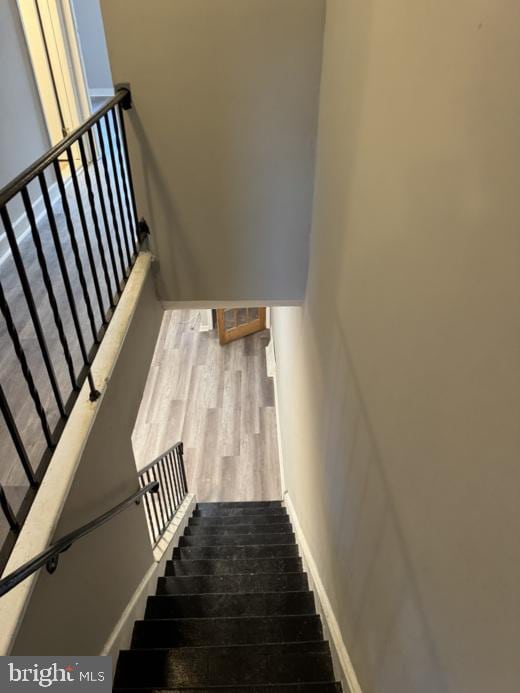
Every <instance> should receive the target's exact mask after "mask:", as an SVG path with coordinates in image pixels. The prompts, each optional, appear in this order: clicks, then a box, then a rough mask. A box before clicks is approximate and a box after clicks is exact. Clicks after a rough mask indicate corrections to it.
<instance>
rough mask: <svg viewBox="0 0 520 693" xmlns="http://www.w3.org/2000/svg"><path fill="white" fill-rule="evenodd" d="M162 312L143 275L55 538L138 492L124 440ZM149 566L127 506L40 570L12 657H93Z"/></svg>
mask: <svg viewBox="0 0 520 693" xmlns="http://www.w3.org/2000/svg"><path fill="white" fill-rule="evenodd" d="M161 319H162V309H161V307H160V304H159V302H158V301H157V299H156V296H155V292H154V286H153V281H152V276H151V274H149V275H148V278H147V279H146V283H145V285H144V287H143V290H142V293H141V295H140V298H139V302H138V305H137V308H136V311H135V313H134V315H133V319H132V323H131V325H130V327H129V330H128V333H127V334H126V337H125V341H124V344H123V346H122V349H121V351H120V353H119V356H118V359H117V363H116V365H115V368H114V371H113V373H112V375H111V378H110V381H109V383H108V386H107V390H106V394H105V395H104V398H103V400H102V403H101V406H100V410H99V412H98V414H97V416H96V420H95V422H94V425H93V428H92V430H91V432H90V435H89V437H88V440H87V443H86V447H85V451H84V453H83V456H82V458H81V461H80V463H79V467H78V470H77V473H76V476H75V478H74V481H73V484H72V488H71V490H70V493H69V496H68V498H67V501H66V503H65V506H64V509H63V512H62V515H61V519H60V522H59V525H58V528H57V531H56V538H58V537H60V536H63V535H64V534H65V533H67V532H70V531H72V530H73V529H76V528H77V527H79V526H81V525H82V524H83V523H85V522H88V521H89V520H91V519H93V518H94V517H96V516H97V515H100V514H101V513H103V512H105V511H106V510H108V509H110V508H111V507H113V506H114V505H116V504H117V503H119V502H120V501H121V500H123V499H124V498H126V497H127V496H129V495H131V494H132V493H133V492H134V491H136V490H137V488H138V482H137V472H136V467H135V462H134V456H133V452H132V445H131V434H132V429H133V427H134V423H135V419H136V416H137V411H138V408H139V404H140V401H141V397H142V393H143V390H144V385H145V381H146V376H147V373H148V368H149V365H150V362H151V359H152V355H153V350H154V347H155V343H156V340H157V337H158V334H159V328H160V325H161ZM152 564H153V555H152V549H151V546H150V540H149V538H148V530H147V527H146V521H145V516H144V510H143V505H142V504H141V505H140V506H136V505H133V506H132V507H130V508H128V509H127V510H125V511H124V512H122V513H121V514H119V515H117V516H116V517H115V518H113V519H112V520H110V522H108V523H107V524H105V525H103V526H102V527H100V528H98V529H96V530H95V531H94V532H93V533H92V534H89V535H88V536H86V537H84V538H83V539H81V540H79V541H78V543H77V544H75V545H74V546H73V547H72V548H71V549H70V550H69V551H68V552H67V553H65V554H63V555H62V556H61V558H60V563H59V566H58V569H57V571H56V572H55V573H54V574H53V575H49V574H48V573H47V572H46V571H45V570H43V569H42V570H41V571H40V577H39V579H38V582H37V584H36V587H35V590H34V593H33V596H32V599H31V602H30V604H29V607H28V610H27V614H26V616H25V618H24V621H23V623H22V625H21V628H20V631H19V634H18V638H17V640H16V642H15V645H14V648H13V650H12V654H15V655H22V654H23V655H30V654H38V655H55V654H57V653H59V654H70V655H73V654H76V655H87V654H88V655H95V654H100V653H101V650H102V648H103V646H104V645H105V643H106V641H107V640H108V638H109V636H110V634H111V632H112V630H113V628H114V627H115V625H116V623H117V621H118V619H119V617H120V616H121V614H122V612H123V610H124V609H125V608H126V606H127V605H128V602H129V601H130V598H131V597H132V595H133V593H134V591H135V590H136V589H137V587H138V585H139V583H140V582H141V580H142V579H143V578H144V576H145V574H146V572H147V570H148V569H149V568H150V566H151V565H152Z"/></svg>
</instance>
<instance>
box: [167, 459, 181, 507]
mask: <svg viewBox="0 0 520 693" xmlns="http://www.w3.org/2000/svg"><path fill="white" fill-rule="evenodd" d="M168 462H169V465H170V470H171V474H172V479H173V485H174V488H175V507H176V508H178V507H179V505H180V497H181V494H180V490H179V484H178V482H177V477H176V475H175V457H174V454H173V451H170V452H169V454H168Z"/></svg>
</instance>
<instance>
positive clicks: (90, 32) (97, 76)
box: [72, 0, 113, 96]
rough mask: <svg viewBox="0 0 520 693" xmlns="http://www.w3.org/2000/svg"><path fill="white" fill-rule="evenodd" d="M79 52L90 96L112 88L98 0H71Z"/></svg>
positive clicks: (106, 91)
mask: <svg viewBox="0 0 520 693" xmlns="http://www.w3.org/2000/svg"><path fill="white" fill-rule="evenodd" d="M72 5H73V8H74V20H75V23H76V29H77V31H78V36H79V41H80V45H81V54H82V57H83V64H84V67H85V73H86V78H87V84H88V90H89V93H90V94H91V95H92V96H96V95H104V94H103V93H102V92H105V94H106V93H109V92H110V91H112V90H113V84H112V75H111V73H110V63H109V60H108V53H107V46H106V42H105V32H104V28H103V17H102V16H101V8H100V6H99V0H72Z"/></svg>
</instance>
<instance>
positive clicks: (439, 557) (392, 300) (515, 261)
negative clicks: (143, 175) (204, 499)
mask: <svg viewBox="0 0 520 693" xmlns="http://www.w3.org/2000/svg"><path fill="white" fill-rule="evenodd" d="M519 27H520V4H519V3H518V2H516V1H514V0H504V1H503V2H488V1H487V0H461V2H458V3H453V2H449V1H448V0H436V1H435V2H427V3H424V2H417V3H414V2H404V0H396V2H392V3H387V2H382V1H379V2H378V1H376V0H368V1H367V0H364V1H363V2H361V1H357V0H341V1H340V0H329V3H328V8H327V25H326V35H325V44H324V66H323V78H322V87H321V89H322V91H321V110H320V126H319V143H318V154H317V178H316V195H315V206H314V220H313V229H312V234H311V263H310V274H309V284H308V289H307V296H306V301H305V305H304V308H303V309H275V310H273V314H272V320H273V330H274V334H275V348H276V356H277V362H278V363H277V371H278V374H279V376H278V377H279V399H280V416H281V422H282V436H283V452H284V457H285V477H286V483H287V488H288V490H289V492H290V495H291V497H292V500H293V503H294V505H295V506H296V510H297V512H298V515H299V517H300V520H301V523H302V525H303V528H304V531H305V533H306V535H307V538H308V540H309V543H310V545H311V548H312V550H313V552H314V555H315V558H316V561H317V563H318V565H319V567H320V569H321V571H322V578H323V581H324V583H325V587H326V589H327V592H328V594H329V597H330V600H331V602H332V604H333V606H334V608H335V611H336V615H337V618H338V621H339V623H340V626H341V629H342V632H343V636H344V639H345V642H346V644H347V646H348V648H349V651H350V654H351V656H352V659H353V662H354V665H355V667H356V670H357V673H358V676H359V679H360V681H361V684H362V687H363V691H364V693H375V692H377V693H418V692H419V691H420V693H441V692H442V693H444V692H447V691H449V692H450V693H489V691H497V693H515V692H516V691H517V690H518V681H519V678H520V664H519V658H518V643H519V642H520V542H519V539H518V532H519V528H520V502H519V501H520V496H519V490H520V466H519V458H520V454H519V453H520V426H519V421H520V360H519V353H520V349H519V347H520V311H519V309H518V306H519V299H520V233H519V228H520V195H519V190H520V136H519V128H518V123H519V122H520V90H519V89H518V66H519V64H520V29H519Z"/></svg>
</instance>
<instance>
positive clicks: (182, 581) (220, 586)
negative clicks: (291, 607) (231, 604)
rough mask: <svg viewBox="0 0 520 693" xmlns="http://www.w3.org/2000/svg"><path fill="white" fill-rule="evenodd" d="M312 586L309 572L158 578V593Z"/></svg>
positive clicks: (264, 589)
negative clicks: (308, 575) (309, 580)
mask: <svg viewBox="0 0 520 693" xmlns="http://www.w3.org/2000/svg"><path fill="white" fill-rule="evenodd" d="M308 588H309V582H308V579H307V574H306V573H302V572H296V573H263V574H262V573H257V574H256V575H251V573H235V574H229V575H188V576H173V575H170V576H166V577H161V578H159V580H158V582H157V594H159V595H160V594H179V595H181V594H200V593H203V594H212V593H230V594H233V593H236V592H282V591H283V592H285V591H291V592H292V591H296V592H298V591H305V590H308Z"/></svg>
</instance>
